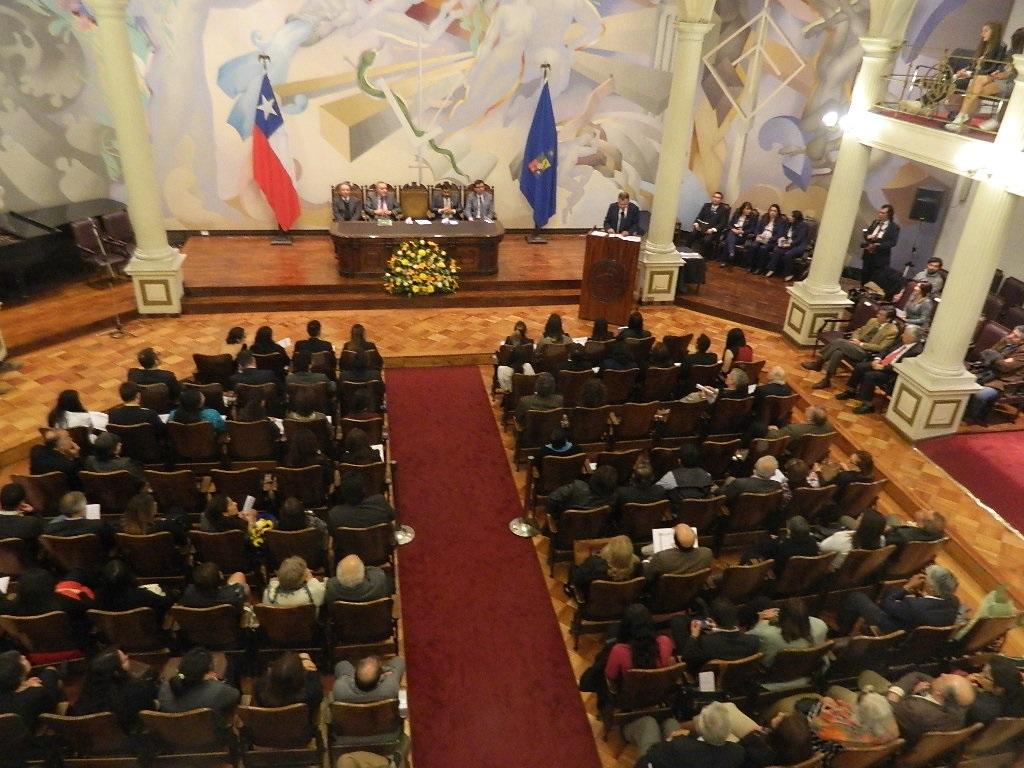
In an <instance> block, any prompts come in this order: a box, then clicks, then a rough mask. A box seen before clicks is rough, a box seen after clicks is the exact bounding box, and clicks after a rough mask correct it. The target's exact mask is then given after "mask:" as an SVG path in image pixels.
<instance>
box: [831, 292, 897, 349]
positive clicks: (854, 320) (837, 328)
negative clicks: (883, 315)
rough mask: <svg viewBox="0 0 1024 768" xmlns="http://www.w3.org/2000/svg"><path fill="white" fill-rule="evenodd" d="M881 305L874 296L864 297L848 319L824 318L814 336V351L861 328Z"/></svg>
mask: <svg viewBox="0 0 1024 768" xmlns="http://www.w3.org/2000/svg"><path fill="white" fill-rule="evenodd" d="M879 306H881V304H880V302H879V301H878V300H877V299H875V298H874V297H873V296H872V297H863V298H861V299H859V300H858V301H857V303H856V304H855V305H854V306H853V309H851V310H849V317H848V318H847V319H845V320H844V319H843V318H840V317H826V318H822V320H821V325H819V326H818V330H817V332H816V333H815V337H814V352H817V351H818V348H819V347H824V346H827V345H828V344H831V343H832V342H833V341H839V340H840V339H842V338H843V336H844V335H845V334H847V333H852V332H853V331H855V330H857V329H858V328H860V327H861V326H862V325H864V323H866V322H867V321H868V320H870V319H871V318H872V317H874V315H875V313H876V312H878V308H879Z"/></svg>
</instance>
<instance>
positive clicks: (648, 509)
mask: <svg viewBox="0 0 1024 768" xmlns="http://www.w3.org/2000/svg"><path fill="white" fill-rule="evenodd" d="M671 519H672V507H671V506H670V505H669V503H668V500H667V499H663V500H661V501H652V502H650V503H647V504H640V503H632V504H625V505H623V507H622V530H623V531H624V532H625V534H626V535H627V536H629V538H630V540H632V541H633V543H634V544H636V545H640V544H645V543H648V542H650V541H651V539H652V536H653V534H652V533H651V532H652V531H653V530H654V529H655V528H664V527H665V526H666V525H668V524H669V521H670V520H671Z"/></svg>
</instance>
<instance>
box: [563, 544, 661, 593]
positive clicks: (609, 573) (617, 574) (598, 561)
mask: <svg viewBox="0 0 1024 768" xmlns="http://www.w3.org/2000/svg"><path fill="white" fill-rule="evenodd" d="M642 573H643V570H642V567H641V565H640V558H639V557H637V556H636V552H635V551H634V549H633V542H632V541H630V539H629V536H615V537H614V538H612V539H611V540H610V541H609V542H608V543H607V544H605V545H604V546H603V547H602V548H601V551H600V552H598V553H597V554H594V555H591V556H590V557H588V558H587V559H586V560H584V561H583V562H582V563H581V564H580V565H579V567H577V568H574V569H573V572H572V574H571V575H570V577H569V582H570V584H572V588H573V589H575V590H576V591H577V592H578V593H579V594H580V595H581V596H582V597H583V598H586V597H587V596H588V594H589V592H590V584H591V582H594V581H597V580H598V579H602V580H605V581H626V580H627V579H632V578H635V577H637V576H640V575H642Z"/></svg>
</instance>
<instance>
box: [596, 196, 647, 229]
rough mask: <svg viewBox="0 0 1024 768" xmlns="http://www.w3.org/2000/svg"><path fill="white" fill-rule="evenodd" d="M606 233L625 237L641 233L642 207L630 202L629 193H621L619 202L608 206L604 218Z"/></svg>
mask: <svg viewBox="0 0 1024 768" xmlns="http://www.w3.org/2000/svg"><path fill="white" fill-rule="evenodd" d="M604 230H605V232H610V233H618V234H623V235H637V234H639V233H640V206H638V205H637V204H636V203H633V202H630V199H629V193H628V192H619V199H618V202H615V203H612V204H611V205H609V206H608V213H606V214H605V216H604Z"/></svg>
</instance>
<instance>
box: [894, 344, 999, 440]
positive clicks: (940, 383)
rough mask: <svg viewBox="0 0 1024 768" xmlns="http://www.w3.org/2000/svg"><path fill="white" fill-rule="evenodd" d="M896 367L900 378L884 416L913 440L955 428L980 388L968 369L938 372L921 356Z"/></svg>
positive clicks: (949, 432) (945, 432)
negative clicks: (954, 372) (956, 371)
mask: <svg viewBox="0 0 1024 768" xmlns="http://www.w3.org/2000/svg"><path fill="white" fill-rule="evenodd" d="M895 367H896V370H897V371H898V372H899V378H897V379H896V386H895V387H894V388H893V392H892V398H891V399H890V401H889V408H888V410H886V412H885V420H886V421H888V422H889V423H890V424H892V425H893V426H894V427H895V428H896V430H897V431H898V432H900V434H902V435H903V436H904V437H906V438H907V439H908V440H912V441H916V440H924V439H925V438H928V437H939V436H940V435H949V434H952V433H954V432H956V431H957V430H958V429H959V428H960V420H961V419H962V418H963V416H964V409H965V407H966V404H967V400H968V399H969V398H970V396H971V395H972V394H973V393H974V392H977V391H978V390H979V389H981V387H979V386H978V383H977V382H976V381H975V378H974V376H973V375H972V374H971V373H968V372H967V370H966V369H962V372H961V373H958V374H953V375H950V374H941V373H937V372H935V371H933V370H932V369H930V368H929V367H928V366H927V365H926V364H923V363H922V362H921V360H920V359H919V358H913V359H911V360H907V361H906V362H903V363H897V364H896V366H895Z"/></svg>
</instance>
